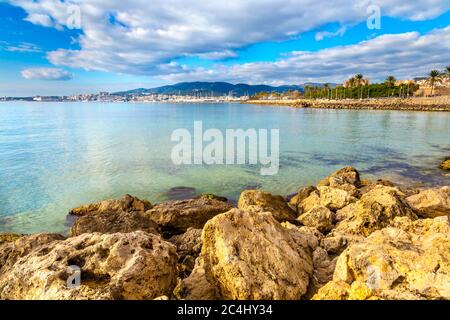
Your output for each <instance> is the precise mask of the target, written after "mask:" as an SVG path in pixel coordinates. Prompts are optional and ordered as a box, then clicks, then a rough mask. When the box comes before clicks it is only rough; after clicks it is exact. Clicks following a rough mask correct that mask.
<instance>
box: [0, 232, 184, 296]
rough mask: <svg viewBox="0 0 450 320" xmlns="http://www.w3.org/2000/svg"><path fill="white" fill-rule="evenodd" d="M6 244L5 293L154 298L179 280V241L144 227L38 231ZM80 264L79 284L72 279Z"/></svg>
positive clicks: (1, 277)
mask: <svg viewBox="0 0 450 320" xmlns="http://www.w3.org/2000/svg"><path fill="white" fill-rule="evenodd" d="M4 246H8V248H9V250H10V254H9V257H7V258H6V259H5V260H6V261H4V262H3V263H2V266H1V269H0V299H50V300H53V299H64V300H65V299H154V298H157V297H159V296H162V295H171V293H172V291H173V288H174V287H175V285H176V262H177V255H176V248H175V246H173V245H172V244H170V243H167V242H165V241H163V240H162V239H161V238H160V237H159V236H156V235H153V234H148V233H145V232H143V231H135V232H133V233H115V234H100V233H92V234H83V235H80V236H77V237H72V238H68V239H66V240H62V239H61V238H60V237H58V236H52V235H34V236H30V237H22V238H20V239H18V240H17V241H15V242H14V243H8V244H5V245H3V246H2V247H0V252H1V251H3V250H2V249H3V247H4ZM69 266H71V267H70V268H69ZM74 266H76V267H78V268H79V270H80V271H81V273H80V275H81V283H80V284H79V285H77V283H76V281H73V282H72V281H71V280H72V277H73V276H74V274H73V272H74V271H76V269H74V268H76V267H74ZM75 274H76V272H75Z"/></svg>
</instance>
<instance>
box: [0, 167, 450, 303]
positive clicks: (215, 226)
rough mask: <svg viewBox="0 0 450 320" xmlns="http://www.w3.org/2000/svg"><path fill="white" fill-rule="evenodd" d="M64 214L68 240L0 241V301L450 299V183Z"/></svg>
mask: <svg viewBox="0 0 450 320" xmlns="http://www.w3.org/2000/svg"><path fill="white" fill-rule="evenodd" d="M69 215H70V216H72V217H76V219H75V222H74V223H73V225H72V227H71V230H70V232H69V235H68V236H63V235H60V234H32V235H15V234H2V235H0V299H160V300H161V299H163V300H167V299H243V300H245V299H287V300H295V299H303V300H304V299H316V300H322V299H339V300H345V299H358V300H360V299H361V300H362V299H377V300H378V299H449V298H450V291H449V289H450V288H449V286H448V284H449V283H450V264H449V263H448V261H450V222H449V218H450V187H449V186H443V187H434V188H429V189H412V188H401V187H398V186H396V185H395V184H394V183H392V182H390V181H386V180H377V181H369V180H364V179H361V177H360V175H359V173H358V171H357V170H356V169H354V168H352V167H345V168H343V169H340V170H338V171H336V172H334V173H333V174H331V175H330V176H328V177H326V178H324V179H323V180H321V181H320V182H319V183H318V184H317V185H316V186H304V187H301V188H300V189H299V190H298V192H297V193H296V194H295V195H293V196H291V197H289V198H286V197H283V196H278V195H272V194H270V193H267V192H264V191H261V190H245V191H243V192H242V193H241V195H240V198H239V201H238V203H237V205H236V207H234V206H233V205H232V204H230V203H229V202H228V201H227V199H225V198H223V197H217V196H215V195H212V194H204V195H201V196H198V197H195V198H192V199H186V200H174V201H168V202H164V203H160V204H153V203H151V202H150V201H147V200H142V199H138V198H136V197H133V196H130V195H126V196H124V197H123V198H122V199H119V200H105V201H102V202H99V203H94V204H88V205H83V206H81V207H78V208H74V209H73V210H71V211H70V213H69ZM69 267H77V268H79V271H80V277H81V278H80V282H79V283H78V284H77V285H74V286H69V285H68V279H70V277H71V276H73V275H72V274H71V273H70V270H71V269H70V268H69ZM68 268H69V269H68Z"/></svg>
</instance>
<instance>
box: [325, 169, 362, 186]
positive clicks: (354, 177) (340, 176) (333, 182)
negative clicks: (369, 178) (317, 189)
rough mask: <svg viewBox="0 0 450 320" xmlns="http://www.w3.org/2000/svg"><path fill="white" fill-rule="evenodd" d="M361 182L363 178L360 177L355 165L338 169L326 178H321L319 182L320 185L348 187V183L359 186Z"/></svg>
mask: <svg viewBox="0 0 450 320" xmlns="http://www.w3.org/2000/svg"><path fill="white" fill-rule="evenodd" d="M360 184H361V180H360V177H359V172H358V171H357V170H356V169H355V168H353V167H344V168H342V169H339V170H337V171H336V172H334V173H333V174H331V175H330V176H328V177H326V178H325V179H323V180H321V181H320V182H319V183H318V186H330V187H333V188H339V187H344V188H346V187H347V186H348V185H352V186H355V187H359V186H360Z"/></svg>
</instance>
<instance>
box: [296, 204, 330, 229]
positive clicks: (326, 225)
mask: <svg viewBox="0 0 450 320" xmlns="http://www.w3.org/2000/svg"><path fill="white" fill-rule="evenodd" d="M297 220H298V221H300V222H301V223H302V224H303V225H305V226H308V227H314V228H317V230H319V231H320V232H322V233H325V232H328V231H330V230H331V229H332V228H333V221H334V213H333V212H331V211H330V210H329V209H328V208H327V207H324V206H315V207H313V208H312V209H311V210H309V211H308V212H306V213H304V214H302V215H301V216H300V217H298V219H297Z"/></svg>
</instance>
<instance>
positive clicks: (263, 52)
mask: <svg viewBox="0 0 450 320" xmlns="http://www.w3.org/2000/svg"><path fill="white" fill-rule="evenodd" d="M333 4H334V5H333ZM333 4H331V5H330V2H325V1H323V2H321V1H310V0H286V1H283V4H280V1H275V0H273V1H272V0H262V1H256V0H245V1H244V0H240V1H238V0H229V1H227V3H226V4H223V2H222V1H220V2H219V1H211V2H209V3H207V2H205V1H194V0H183V1H181V0H161V1H157V0H155V1H153V2H152V6H149V5H147V3H146V1H140V0H132V1H127V2H126V3H124V1H115V0H110V1H108V0H103V1H98V0H97V1H89V0H85V1H75V0H74V1H59V0H41V1H27V0H14V1H2V2H0V70H1V72H0V95H1V96H4V95H8V96H10V95H13V96H27V95H37V94H41V95H61V94H64V95H66V94H75V93H80V92H98V91H116V90H124V89H132V88H136V87H154V86H158V85H164V84H169V83H174V82H179V81H230V82H233V83H238V82H246V83H253V84H256V83H266V84H272V85H281V84H299V83H303V82H308V81H320V82H341V81H343V80H344V79H346V78H347V77H349V76H351V75H352V74H354V73H357V72H361V73H363V74H365V75H366V76H367V77H368V78H369V79H370V80H372V81H381V80H382V79H384V78H385V77H386V76H387V75H390V74H393V75H394V76H396V77H398V78H411V77H414V76H420V75H423V74H424V73H426V72H427V71H428V70H430V69H434V68H438V69H442V68H443V67H444V66H446V65H449V64H450V59H449V57H450V54H449V53H450V27H449V26H450V10H449V9H450V2H449V1H439V0H429V1H422V2H421V3H418V4H417V3H409V4H405V3H404V2H401V1H394V0H383V1H366V0H361V1H354V2H351V4H350V3H349V2H348V1H343V0H335V1H334V2H333ZM377 10H379V12H380V20H379V21H380V28H379V29H378V28H370V25H368V23H369V24H370V23H374V22H376V21H378V20H376V18H377V13H378V11H377ZM374 19H375V20H374Z"/></svg>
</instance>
